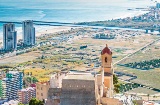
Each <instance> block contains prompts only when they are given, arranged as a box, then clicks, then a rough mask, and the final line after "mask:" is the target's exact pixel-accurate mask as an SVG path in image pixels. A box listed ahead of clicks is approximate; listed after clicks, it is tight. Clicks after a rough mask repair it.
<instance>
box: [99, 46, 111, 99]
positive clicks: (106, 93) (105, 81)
mask: <svg viewBox="0 0 160 105" xmlns="http://www.w3.org/2000/svg"><path fill="white" fill-rule="evenodd" d="M101 60H102V61H101V76H102V85H101V97H112V96H113V88H114V86H113V73H114V71H113V69H112V52H111V50H110V49H109V48H108V45H106V47H105V48H104V49H103V50H102V52H101Z"/></svg>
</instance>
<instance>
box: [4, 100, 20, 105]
mask: <svg viewBox="0 0 160 105" xmlns="http://www.w3.org/2000/svg"><path fill="white" fill-rule="evenodd" d="M18 103H19V102H18V101H17V100H10V101H8V102H4V104H2V105H18Z"/></svg>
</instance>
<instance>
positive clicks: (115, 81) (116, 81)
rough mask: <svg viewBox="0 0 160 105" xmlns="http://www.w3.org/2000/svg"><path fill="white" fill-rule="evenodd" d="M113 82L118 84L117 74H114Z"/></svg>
mask: <svg viewBox="0 0 160 105" xmlns="http://www.w3.org/2000/svg"><path fill="white" fill-rule="evenodd" d="M113 84H118V77H117V76H116V75H115V74H114V75H113Z"/></svg>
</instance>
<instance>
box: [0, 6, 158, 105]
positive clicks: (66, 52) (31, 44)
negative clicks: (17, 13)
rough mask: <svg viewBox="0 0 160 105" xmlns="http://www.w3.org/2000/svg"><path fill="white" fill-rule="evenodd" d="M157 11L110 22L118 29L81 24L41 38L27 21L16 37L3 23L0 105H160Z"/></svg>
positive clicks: (11, 26)
mask: <svg viewBox="0 0 160 105" xmlns="http://www.w3.org/2000/svg"><path fill="white" fill-rule="evenodd" d="M159 8H160V4H159V3H157V5H156V7H152V8H150V9H149V11H150V12H149V13H146V14H144V15H141V16H135V17H133V18H125V19H117V20H112V21H111V22H113V23H114V24H115V23H116V22H115V21H117V22H120V24H119V25H123V24H121V22H122V23H124V26H119V25H118V27H123V28H118V29H111V28H107V27H94V26H95V24H94V22H93V24H92V23H91V24H90V23H86V22H85V23H79V24H77V25H79V26H76V27H75V26H59V27H58V28H57V27H54V26H51V27H53V28H51V29H48V30H44V31H42V32H40V33H39V32H36V28H35V26H34V21H32V20H25V21H23V22H22V35H21V37H20V35H17V31H16V29H15V24H14V23H5V24H4V25H3V41H2V42H1V43H0V47H2V48H1V49H0V105H159V104H160V94H159V92H160V83H159V81H160V78H159V75H160V53H159V50H160V34H159V23H158V22H159V17H160V16H159V15H160V14H159V13H160V10H159ZM140 17H141V18H140ZM156 20H157V21H156ZM146 21H147V23H146ZM155 21H156V22H157V23H156V22H155ZM130 22H131V25H134V24H133V23H132V22H136V24H135V26H130V25H128V24H130ZM137 22H138V23H137ZM143 22H144V24H145V25H146V26H144V25H143V24H142V26H144V27H141V25H139V23H140V24H141V23H143ZM126 23H127V24H126ZM151 23H154V25H153V24H151ZM96 24H97V23H96ZM100 24H102V23H100ZM107 24H108V23H107ZM148 24H149V26H147V25H148ZM81 25H89V26H90V25H94V26H93V27H87V26H86V27H84V26H81ZM96 26H105V24H102V25H99V23H98V25H96ZM106 26H108V25H106ZM109 26H110V25H109ZM115 26H117V25H115ZM126 27H127V29H125V28H126ZM128 28H135V29H128ZM136 28H138V29H136ZM141 29H142V30H141ZM149 30H150V31H149ZM37 34H39V35H37ZM0 41H1V40H0ZM153 81H154V82H153Z"/></svg>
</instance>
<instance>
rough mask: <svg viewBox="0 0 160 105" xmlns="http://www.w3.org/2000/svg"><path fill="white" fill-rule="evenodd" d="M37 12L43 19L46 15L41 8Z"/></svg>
mask: <svg viewBox="0 0 160 105" xmlns="http://www.w3.org/2000/svg"><path fill="white" fill-rule="evenodd" d="M38 14H39V15H40V19H43V18H44V17H45V16H46V14H45V13H44V11H42V10H40V11H38Z"/></svg>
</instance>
